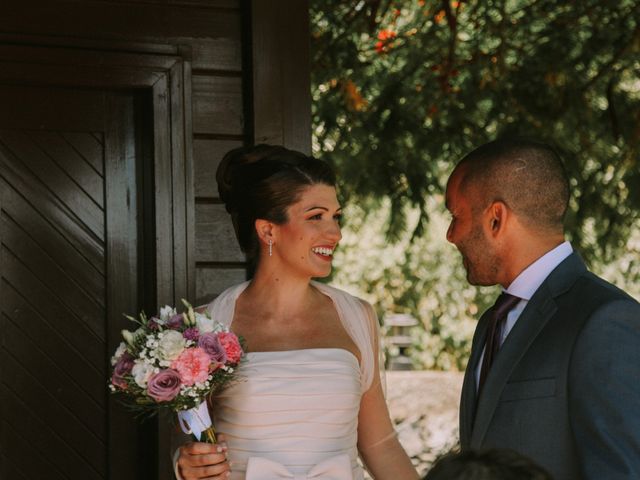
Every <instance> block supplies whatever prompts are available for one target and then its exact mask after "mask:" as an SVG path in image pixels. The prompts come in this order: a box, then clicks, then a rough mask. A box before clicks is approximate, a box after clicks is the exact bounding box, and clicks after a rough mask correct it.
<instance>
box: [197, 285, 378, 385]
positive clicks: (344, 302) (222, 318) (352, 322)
mask: <svg viewBox="0 0 640 480" xmlns="http://www.w3.org/2000/svg"><path fill="white" fill-rule="evenodd" d="M248 285H249V282H244V283H241V284H238V285H234V286H233V287H230V288H228V289H227V290H225V291H224V292H222V293H221V294H220V296H218V297H217V298H216V299H215V300H214V301H213V302H211V303H210V304H209V305H208V306H207V307H206V308H207V311H208V312H209V314H210V315H211V317H212V318H213V319H214V320H216V321H218V322H221V323H223V324H224V325H226V326H227V327H230V326H231V322H232V321H233V315H234V312H235V305H236V300H237V299H238V297H239V296H240V294H241V293H242V292H243V291H244V289H245V288H247V286H248ZM311 285H312V286H314V287H315V288H317V289H318V290H319V291H320V292H322V293H323V294H325V295H327V296H328V297H329V298H331V300H332V301H333V304H334V306H335V308H336V311H337V312H338V316H339V317H340V320H341V321H342V325H343V326H344V329H345V330H346V331H347V333H348V334H349V336H350V337H351V339H352V340H353V341H354V343H355V344H356V346H357V347H358V350H359V351H360V357H361V359H360V382H361V385H362V392H365V391H366V390H368V389H369V387H370V386H371V384H372V383H373V381H374V378H376V375H378V371H377V368H376V356H377V355H378V353H379V348H378V319H377V317H376V314H375V312H374V310H373V308H372V307H371V305H369V304H368V303H366V302H364V301H362V300H360V299H359V298H357V297H354V296H353V295H350V294H348V293H347V292H345V291H343V290H340V289H337V288H334V287H330V286H328V285H325V284H323V283H319V282H315V281H312V282H311Z"/></svg>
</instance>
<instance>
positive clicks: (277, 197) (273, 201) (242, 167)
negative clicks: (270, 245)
mask: <svg viewBox="0 0 640 480" xmlns="http://www.w3.org/2000/svg"><path fill="white" fill-rule="evenodd" d="M216 180H217V182H218V192H219V193H220V198H221V199H222V200H223V202H224V204H225V207H226V209H227V212H229V213H230V214H231V219H232V221H233V228H234V230H235V233H236V237H237V239H238V243H239V244H240V248H241V249H242V251H243V252H245V253H246V255H247V257H248V259H249V260H250V261H251V262H252V263H253V264H254V265H255V262H257V259H258V255H259V252H260V248H259V242H258V236H257V233H256V230H255V221H256V220H257V219H264V220H268V221H270V222H273V223H276V224H279V225H281V224H283V223H286V222H287V220H288V218H287V208H288V207H289V206H291V205H292V204H294V203H296V202H297V201H298V200H299V197H300V193H301V192H302V190H303V189H304V188H306V187H309V186H311V185H316V184H324V185H329V186H331V187H335V183H336V180H335V175H334V173H333V170H332V169H331V167H330V166H329V164H327V163H326V162H324V161H322V160H318V159H316V158H313V157H310V156H308V155H305V154H303V153H300V152H297V151H295V150H289V149H287V148H284V147H282V146H275V145H266V144H260V145H255V146H253V147H241V148H236V149H234V150H231V151H229V152H228V153H227V154H226V155H225V156H224V158H223V159H222V162H221V163H220V165H219V166H218V171H217V173H216Z"/></svg>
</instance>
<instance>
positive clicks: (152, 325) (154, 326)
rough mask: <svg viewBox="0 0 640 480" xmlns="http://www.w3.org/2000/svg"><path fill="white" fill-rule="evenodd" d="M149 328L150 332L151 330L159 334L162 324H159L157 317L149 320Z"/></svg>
mask: <svg viewBox="0 0 640 480" xmlns="http://www.w3.org/2000/svg"><path fill="white" fill-rule="evenodd" d="M147 327H149V330H151V331H152V332H157V331H158V330H160V323H159V322H158V319H157V318H156V317H151V318H150V319H149V323H147Z"/></svg>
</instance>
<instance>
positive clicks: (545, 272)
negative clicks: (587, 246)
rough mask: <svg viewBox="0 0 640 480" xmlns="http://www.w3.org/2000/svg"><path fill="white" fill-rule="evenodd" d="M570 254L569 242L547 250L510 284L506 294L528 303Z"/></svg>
mask: <svg viewBox="0 0 640 480" xmlns="http://www.w3.org/2000/svg"><path fill="white" fill-rule="evenodd" d="M571 253H573V248H571V244H570V243H569V242H563V243H561V244H560V245H558V246H557V247H555V248H554V249H552V250H549V251H548V252H547V253H545V254H544V255H543V256H541V257H540V258H539V259H538V260H536V261H535V262H533V263H532V264H531V265H529V266H528V267H527V268H525V269H524V270H523V271H522V272H521V273H520V275H518V276H517V277H516V279H515V280H514V281H513V282H511V285H509V288H507V290H506V292H507V293H510V294H511V295H515V296H516V297H520V298H522V299H523V300H527V301H529V300H530V299H531V297H532V296H533V294H534V293H535V292H536V290H538V287H540V285H542V282H544V281H545V279H546V278H547V277H548V276H549V274H550V273H551V272H552V271H553V269H554V268H556V267H557V266H558V265H560V263H562V261H563V260H564V259H565V258H567V257H568V256H569V255H571Z"/></svg>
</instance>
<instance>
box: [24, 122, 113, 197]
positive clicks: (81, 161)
mask: <svg viewBox="0 0 640 480" xmlns="http://www.w3.org/2000/svg"><path fill="white" fill-rule="evenodd" d="M26 135H27V136H28V137H29V138H30V139H31V141H33V142H34V143H35V144H36V145H37V146H38V147H39V148H40V150H42V151H43V152H44V153H46V154H47V156H48V157H50V158H51V159H52V160H53V161H54V162H55V163H56V164H57V165H58V166H59V167H60V169H61V170H62V171H64V172H65V173H66V174H67V175H68V176H69V177H71V179H72V180H73V181H74V182H75V183H76V185H78V187H80V189H82V191H83V192H85V194H86V195H87V196H88V197H89V198H91V200H92V201H93V202H94V203H95V204H96V205H97V206H98V207H100V209H102V208H103V206H104V186H103V179H102V172H101V170H102V169H100V170H97V169H96V166H97V165H99V166H100V167H102V148H100V146H99V145H96V147H97V148H94V149H93V150H92V151H90V152H89V154H88V155H87V154H84V155H82V154H80V152H79V151H78V150H77V149H76V148H75V147H74V145H73V144H70V143H69V142H67V141H66V139H65V137H64V135H63V134H62V133H61V132H55V133H54V132H38V131H36V132H26ZM74 136H76V137H81V138H82V137H84V141H83V142H82V143H83V144H86V143H87V140H88V141H91V142H93V143H96V139H95V138H94V137H93V136H92V135H91V133H74Z"/></svg>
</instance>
